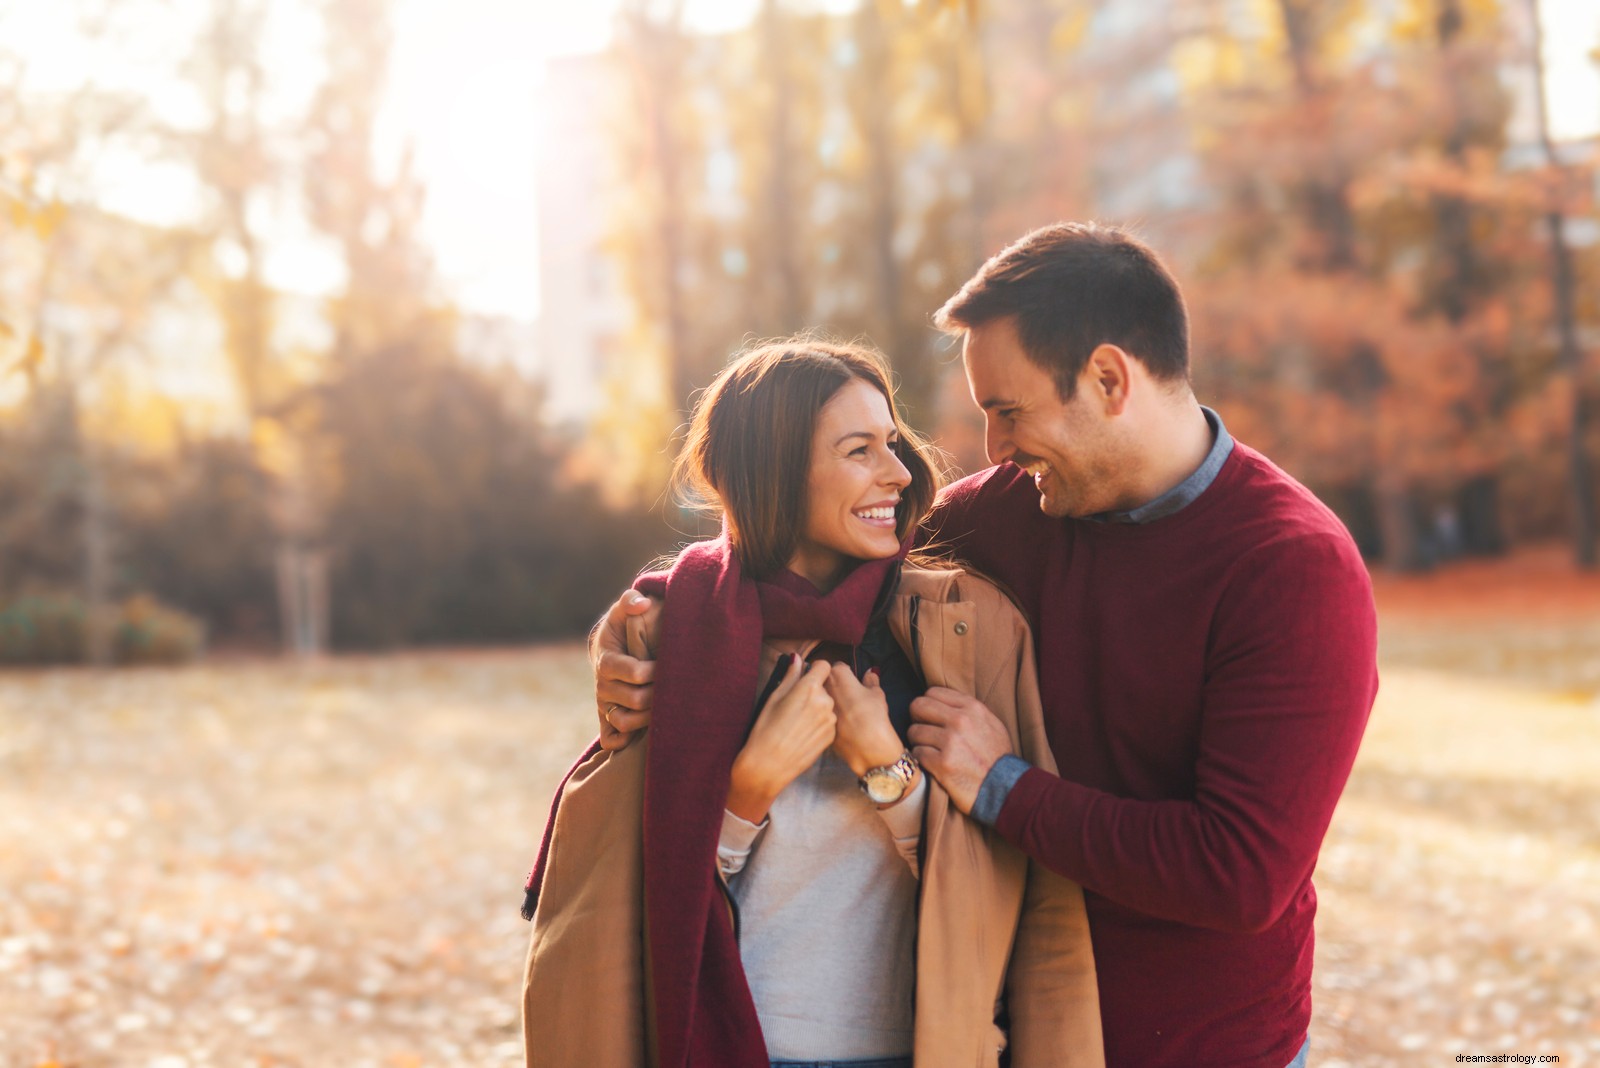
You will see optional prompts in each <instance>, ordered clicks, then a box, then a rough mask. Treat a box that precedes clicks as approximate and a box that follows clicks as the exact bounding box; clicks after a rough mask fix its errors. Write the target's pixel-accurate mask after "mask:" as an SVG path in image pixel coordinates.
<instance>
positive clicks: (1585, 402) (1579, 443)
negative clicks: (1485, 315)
mask: <svg viewBox="0 0 1600 1068" xmlns="http://www.w3.org/2000/svg"><path fill="white" fill-rule="evenodd" d="M1525 2H1526V4H1527V8H1528V18H1529V19H1530V20H1531V22H1532V25H1533V75H1534V83H1535V89H1536V91H1535V93H1534V97H1535V99H1536V101H1537V103H1538V120H1539V143H1540V145H1541V146H1542V147H1543V149H1544V158H1545V164H1546V165H1547V166H1548V167H1549V168H1550V170H1551V171H1552V172H1553V173H1555V174H1556V175H1558V176H1561V175H1562V173H1563V168H1562V166H1561V161H1560V159H1559V158H1558V157H1557V156H1556V150H1555V145H1554V144H1553V143H1552V142H1551V140H1550V115H1549V105H1548V103H1547V101H1546V100H1545V88H1544V28H1543V26H1542V25H1541V24H1540V22H1539V5H1538V0H1525ZM1563 188H1564V183H1563ZM1545 225H1546V227H1547V228H1548V230H1549V232H1550V273H1551V284H1552V286H1553V287H1554V289H1555V298H1556V300H1555V303H1556V309H1555V311H1556V330H1557V332H1558V334H1559V336H1560V339H1561V366H1562V367H1563V368H1564V369H1565V370H1566V372H1567V375H1568V377H1569V379H1570V380H1571V383H1572V423H1571V427H1570V429H1569V430H1568V433H1567V470H1568V485H1569V487H1570V490H1571V493H1572V542H1573V546H1572V547H1573V559H1574V560H1575V562H1576V563H1577V565H1578V566H1579V567H1580V568H1582V569H1584V570H1585V571H1592V570H1594V569H1595V566H1596V559H1595V492H1594V475H1593V473H1592V471H1591V468H1590V464H1589V452H1588V447H1587V438H1588V430H1589V422H1590V412H1589V390H1588V383H1587V382H1586V381H1584V373H1583V371H1584V368H1583V352H1582V350H1581V349H1580V348H1579V347H1578V326H1577V313H1576V310H1575V308H1574V300H1573V273H1572V250H1571V249H1570V248H1568V247H1567V234H1566V216H1565V214H1564V213H1563V211H1562V208H1561V205H1560V202H1559V201H1552V204H1551V208H1550V210H1549V211H1548V212H1546V214H1545Z"/></svg>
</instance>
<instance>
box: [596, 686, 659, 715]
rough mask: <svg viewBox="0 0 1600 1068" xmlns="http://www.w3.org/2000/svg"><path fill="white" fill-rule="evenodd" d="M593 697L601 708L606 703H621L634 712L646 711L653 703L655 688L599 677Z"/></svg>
mask: <svg viewBox="0 0 1600 1068" xmlns="http://www.w3.org/2000/svg"><path fill="white" fill-rule="evenodd" d="M594 699H595V702H596V703H597V704H599V706H600V708H601V709H602V710H604V709H605V707H606V706H607V705H621V706H622V707H623V708H631V709H633V710H634V711H635V712H648V711H650V709H651V708H652V707H654V705H655V699H656V688H655V687H654V686H630V685H628V684H627V683H625V682H616V681H614V680H612V679H600V680H598V681H597V682H596V683H595V684H594Z"/></svg>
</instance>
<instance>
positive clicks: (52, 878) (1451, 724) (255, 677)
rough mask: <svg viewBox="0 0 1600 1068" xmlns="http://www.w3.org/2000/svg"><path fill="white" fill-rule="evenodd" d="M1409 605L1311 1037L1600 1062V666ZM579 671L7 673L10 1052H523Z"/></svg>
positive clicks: (1333, 874)
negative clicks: (522, 988) (556, 792)
mask: <svg viewBox="0 0 1600 1068" xmlns="http://www.w3.org/2000/svg"><path fill="white" fill-rule="evenodd" d="M1380 596H1388V594H1385V593H1384V592H1383V586H1382V584H1380ZM1394 616H1395V618H1396V619H1397V620H1398V621H1399V622H1398V623H1397V624H1395V625H1390V624H1389V622H1388V620H1389V616H1388V614H1386V617H1385V618H1386V630H1385V644H1386V649H1387V650H1388V652H1387V656H1388V658H1389V659H1388V662H1387V666H1386V670H1385V676H1384V686H1383V693H1382V696H1381V697H1380V700H1379V705H1378V708H1377V710H1376V712H1375V713H1374V717H1373V721H1372V727H1371V730H1370V732H1369V734H1368V738H1367V742H1366V745H1365V747H1364V749H1363V751H1362V755H1361V760H1360V763H1359V765H1358V767H1357V770H1356V773H1355V776H1354V778H1353V780H1352V782H1351V785H1350V788H1349V791H1348V792H1347V794H1346V797H1345V800H1344V802H1343V804H1342V805H1341V807H1340V809H1339V812H1338V815H1337V817H1336V819H1335V822H1334V826H1333V829H1332V831H1331V833H1330V835H1329V839H1328V843H1327V846H1326V848H1325V850H1324V853H1323V859H1322V865H1321V867H1320V869H1319V872H1318V875H1317V885H1318V888H1319V892H1320V894H1321V897H1322V910H1321V914H1320V916H1319V921H1318V927H1319V944H1318V959H1317V980H1316V981H1317V989H1316V999H1317V1000H1316V1019H1315V1022H1314V1026H1313V1042H1314V1049H1315V1061H1316V1063H1317V1064H1319V1065H1320V1066H1321V1068H1331V1066H1335V1065H1351V1066H1354V1065H1388V1064H1418V1065H1424V1064H1440V1065H1442V1064H1446V1063H1453V1062H1454V1055H1455V1054H1457V1053H1554V1054H1559V1055H1560V1056H1561V1058H1562V1060H1561V1063H1562V1064H1567V1065H1571V1064H1583V1063H1586V1062H1594V1063H1600V924H1597V920H1596V915H1597V911H1600V910H1597V908H1596V902H1597V901H1600V845H1597V841H1600V839H1597V836H1596V834H1595V828H1596V827H1600V782H1597V780H1596V777H1595V769H1596V768H1600V707H1597V706H1596V705H1595V704H1594V703H1593V702H1592V700H1591V694H1592V692H1593V691H1592V689H1588V688H1586V687H1585V686H1584V685H1583V684H1581V683H1580V682H1578V681H1575V680H1576V676H1573V677H1570V678H1569V677H1564V679H1563V681H1561V682H1560V683H1559V684H1558V685H1555V686H1550V685H1545V686H1544V687H1543V688H1542V689H1540V688H1527V687H1513V686H1511V685H1507V684H1503V683H1493V682H1486V681H1482V680H1481V679H1477V678H1473V677H1471V676H1470V675H1469V674H1467V673H1466V672H1467V671H1469V670H1471V669H1472V668H1473V667H1474V666H1475V664H1474V663H1468V664H1466V665H1464V666H1463V665H1457V666H1453V667H1452V668H1451V671H1450V672H1448V673H1446V672H1440V671H1437V670H1432V669H1429V668H1426V667H1423V668H1419V667H1413V666H1408V665H1407V664H1405V663H1404V662H1403V661H1404V660H1405V658H1406V657H1405V648H1404V645H1403V643H1402V646H1401V648H1400V650H1399V651H1398V652H1397V651H1396V649H1395V646H1394V635H1395V629H1396V627H1397V626H1398V627H1399V628H1400V629H1401V631H1402V632H1403V633H1406V634H1420V635H1424V636H1426V635H1428V634H1430V633H1436V634H1437V633H1444V632H1446V631H1450V630H1451V628H1452V627H1455V629H1457V630H1459V629H1460V628H1459V626H1457V625H1456V624H1458V623H1459V621H1458V620H1454V621H1453V620H1451V619H1449V618H1447V619H1446V620H1445V621H1444V622H1443V623H1441V622H1440V620H1439V619H1433V620H1431V621H1430V620H1429V619H1428V618H1426V617H1425V613H1424V614H1417V613H1413V614H1412V615H1409V616H1408V615H1407V614H1406V613H1405V612H1404V611H1399V610H1397V611H1396V612H1395V613H1394ZM1594 618H1600V612H1597V613H1596V615H1595V617H1594ZM1484 625H1485V626H1488V627H1491V628H1492V627H1493V626H1495V625H1499V626H1505V625H1506V624H1505V622H1504V620H1501V621H1500V622H1499V623H1498V624H1496V623H1494V622H1493V621H1492V620H1491V621H1486V622H1485V624H1484ZM1437 641H1438V642H1441V643H1442V642H1445V639H1444V638H1438V639H1437ZM1474 641H1491V642H1498V641H1499V639H1496V638H1493V637H1490V638H1484V637H1482V636H1481V635H1480V636H1478V637H1473V636H1472V635H1471V634H1468V635H1467V636H1466V637H1461V636H1459V635H1458V636H1457V637H1454V638H1450V639H1449V642H1453V643H1454V644H1453V645H1452V646H1451V647H1452V648H1454V649H1462V648H1468V647H1470V645H1471V643H1472V642H1474ZM1452 655H1455V654H1452ZM1484 655H1488V653H1487V651H1486V652H1485V654H1484ZM1417 659H1421V660H1422V661H1423V662H1425V663H1433V662H1434V661H1431V660H1429V659H1428V658H1426V657H1421V658H1417ZM587 685H588V683H587V676H586V672H585V669H584V666H583V662H582V660H581V657H580V656H579V655H578V652H577V650H576V649H575V648H573V647H570V646H569V647H560V648H543V649H534V650H525V651H518V652H497V653H454V654H422V655H407V656H403V657H394V658H338V659H334V660H330V661H326V662H322V663H318V664H311V665H301V666H285V665H281V664H277V663H271V662H262V661H237V662H231V663H229V662H214V663H212V664H208V665H203V666H199V667H195V668H189V669H183V670H171V671H135V672H124V673H119V674H115V675H108V676H101V675H95V674H93V673H89V672H83V671H56V672H41V673H24V674H10V675H3V676H0V885H4V887H5V888H6V890H5V893H4V895H0V1068H38V1066H41V1065H58V1066H61V1068H87V1066H99V1065H119V1066H121V1065H127V1066H138V1068H185V1066H192V1068H198V1066H201V1065H218V1066H224V1065H226V1066H233V1065H255V1066H262V1068H264V1066H268V1065H307V1066H313V1065H314V1066H322V1065H339V1066H350V1068H355V1066H360V1065H373V1066H383V1068H405V1066H408V1065H419V1066H420V1065H473V1066H498V1065H508V1066H509V1065H515V1064H519V1063H520V1044H519V1032H518V1026H517V1019H516V1004H517V983H518V979H519V975H520V969H521V964H522V952H523V949H524V946H525V944H526V938H527V926H526V924H524V923H523V921H522V920H521V919H520V918H519V917H518V916H517V906H518V904H519V902H520V896H521V895H520V884H521V881H522V877H523V874H524V873H525V871H526V868H527V865H528V863H529V861H530V859H531V852H532V850H533V848H534V844H535V842H536V839H537V835H538V832H539V829H540V827H541V826H542V820H543V814H544V807H545V804H546V801H547V799H548V797H549V793H550V790H551V787H552V785H553V783H554V780H555V779H556V777H557V776H558V775H559V774H560V771H561V770H562V768H563V767H564V766H565V764H566V762H567V761H568V760H569V759H570V758H571V756H572V755H573V754H574V753H575V752H576V751H577V750H578V749H579V748H581V746H582V745H583V743H584V742H585V741H586V739H587V735H588V733H589V731H590V730H591V727H592V721H591V719H590V717H589V716H588V714H587V713H586V712H585V710H584V706H585V693H586V690H587Z"/></svg>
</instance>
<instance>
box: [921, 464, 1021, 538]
mask: <svg viewBox="0 0 1600 1068" xmlns="http://www.w3.org/2000/svg"><path fill="white" fill-rule="evenodd" d="M1038 514H1040V513H1039V493H1038V490H1036V489H1035V488H1034V485H1033V479H1032V477H1031V476H1029V474H1028V473H1027V472H1026V471H1024V470H1023V469H1022V468H1020V467H1018V466H1017V465H1016V464H1000V465H998V466H996V467H986V468H984V469H983V470H982V471H978V472H975V473H973V474H970V475H968V476H967V477H965V478H963V479H960V480H959V481H956V482H952V483H951V484H950V485H948V486H946V487H945V488H944V490H943V492H941V493H940V494H939V499H938V500H937V501H936V502H935V503H934V506H933V511H932V512H931V513H929V515H928V526H929V528H930V529H934V530H937V529H940V528H944V529H946V530H951V531H960V532H967V531H971V530H973V529H974V528H982V527H988V526H992V525H993V524H992V523H991V519H992V518H996V517H1006V518H1020V517H1032V516H1036V515H1038Z"/></svg>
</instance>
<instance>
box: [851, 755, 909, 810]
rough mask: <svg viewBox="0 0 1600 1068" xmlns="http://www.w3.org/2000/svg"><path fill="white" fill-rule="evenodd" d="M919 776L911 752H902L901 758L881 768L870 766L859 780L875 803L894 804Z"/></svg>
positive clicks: (863, 791)
mask: <svg viewBox="0 0 1600 1068" xmlns="http://www.w3.org/2000/svg"><path fill="white" fill-rule="evenodd" d="M916 777H917V762H916V760H915V759H913V757H912V756H911V754H910V752H904V753H901V754H900V759H899V760H896V761H895V762H894V763H893V764H885V765H884V766H883V767H881V768H868V769H867V772H866V774H865V775H863V776H861V778H860V779H859V780H858V781H859V782H860V783H861V792H862V793H864V794H866V795H867V797H869V798H871V799H872V801H873V803H874V804H879V805H892V804H894V803H895V802H896V801H898V800H900V799H901V798H902V797H904V796H905V795H906V790H907V788H909V787H910V786H911V780H913V779H915V778H916Z"/></svg>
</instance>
